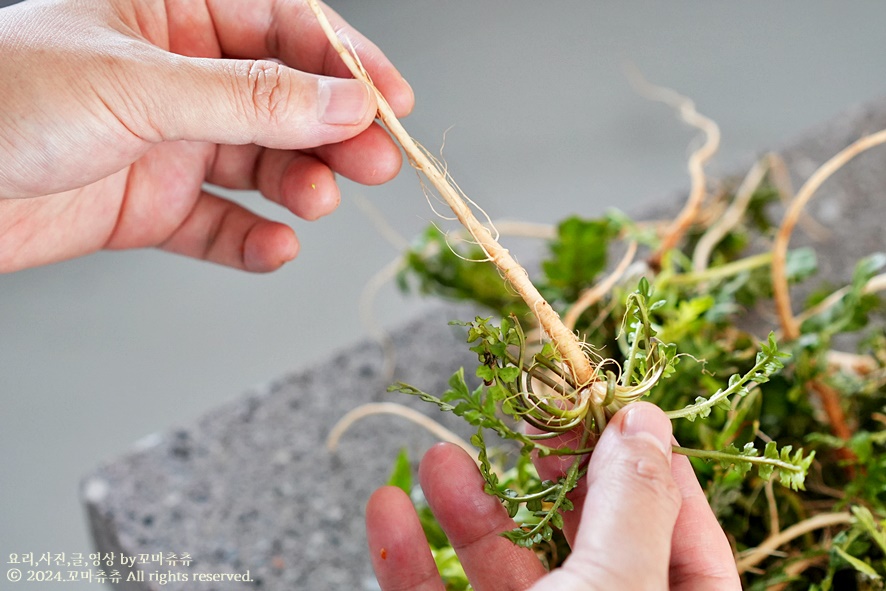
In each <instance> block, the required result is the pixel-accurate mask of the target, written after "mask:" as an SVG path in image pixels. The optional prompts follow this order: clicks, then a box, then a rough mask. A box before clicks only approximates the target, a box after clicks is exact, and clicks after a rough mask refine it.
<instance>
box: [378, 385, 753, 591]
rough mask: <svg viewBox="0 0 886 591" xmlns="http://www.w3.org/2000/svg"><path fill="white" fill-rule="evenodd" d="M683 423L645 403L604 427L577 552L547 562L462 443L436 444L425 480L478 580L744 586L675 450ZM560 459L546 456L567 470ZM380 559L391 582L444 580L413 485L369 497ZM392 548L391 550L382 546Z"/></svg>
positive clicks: (571, 520) (579, 516) (572, 516)
mask: <svg viewBox="0 0 886 591" xmlns="http://www.w3.org/2000/svg"><path fill="white" fill-rule="evenodd" d="M671 443H672V435H671V424H670V421H669V420H668V418H667V417H666V416H665V415H664V413H662V412H661V410H659V409H658V408H657V407H655V406H653V405H651V404H648V403H642V402H639V403H635V404H632V405H629V406H628V407H626V408H625V409H623V410H621V411H620V412H619V413H617V414H616V415H615V416H614V417H613V418H612V420H611V422H610V424H609V426H608V427H607V428H606V429H605V430H604V431H603V434H602V435H601V437H600V439H599V441H598V442H597V446H596V449H595V450H594V453H593V455H592V457H591V461H590V464H589V466H588V475H587V479H586V481H585V485H586V486H583V487H581V488H577V489H576V490H575V491H574V493H575V494H574V496H571V498H572V499H573V501H574V503H575V506H576V509H575V511H572V512H571V513H569V514H566V515H565V516H564V520H565V527H564V533H565V534H566V536H567V538H568V540H569V542H570V544H571V546H572V554H571V555H570V556H569V558H567V559H566V561H565V562H564V564H563V566H562V567H561V568H559V569H556V570H555V571H553V572H551V573H546V572H545V569H544V568H543V566H542V564H541V563H540V562H539V560H538V559H537V558H536V556H535V555H534V554H533V552H532V551H530V550H527V549H525V548H518V547H516V546H514V545H513V544H512V543H511V542H509V541H508V540H506V539H504V538H503V537H501V536H500V535H499V534H500V533H502V532H504V531H508V530H510V529H513V528H514V522H513V521H512V520H511V519H510V518H509V517H508V515H507V513H506V511H505V509H504V507H503V506H502V505H501V504H500V503H499V501H498V500H497V499H495V498H494V497H491V496H489V495H487V494H485V493H484V492H483V478H482V476H480V474H479V472H478V471H477V468H476V466H475V465H474V462H473V460H471V458H470V456H468V455H467V454H466V453H465V452H464V451H463V450H461V449H460V448H458V447H456V446H454V445H451V444H440V445H438V446H436V447H434V448H432V449H431V450H430V451H428V453H427V454H426V455H425V457H424V459H423V460H422V463H421V468H420V479H421V485H422V490H423V491H424V494H425V497H426V498H427V501H428V504H429V505H430V507H431V509H432V510H433V512H434V515H435V516H436V517H437V520H438V521H439V523H440V525H441V526H442V527H443V529H444V531H446V534H447V535H448V536H449V540H450V542H451V543H452V546H453V548H455V551H456V553H457V554H458V557H459V559H460V560H461V562H462V565H463V566H464V568H465V572H466V573H467V575H468V578H469V579H470V580H471V584H472V585H473V587H474V589H477V590H478V591H487V590H504V589H508V590H517V589H532V590H533V591H548V590H551V591H553V590H557V591H579V590H581V591H589V590H594V589H600V590H603V589H606V590H610V589H618V590H622V589H625V590H627V589H630V590H635V589H636V590H646V589H671V590H681V591H686V590H692V591H704V590H711V591H729V590H732V589H741V585H740V582H739V579H738V573H737V571H736V567H735V562H734V559H733V556H732V552H731V549H730V547H729V543H728V542H727V540H726V536H725V535H724V533H723V530H722V529H721V528H720V525H719V524H718V523H717V520H716V518H715V517H714V514H713V512H712V511H711V508H710V506H709V505H708V503H707V501H706V499H705V497H704V493H703V492H702V490H701V486H700V485H699V483H698V480H696V478H695V474H694V473H693V471H692V467H691V466H690V464H689V461H688V460H687V458H685V457H683V456H674V457H673V458H672V457H671ZM561 468H562V466H559V465H558V461H557V460H556V459H554V460H552V461H550V460H548V459H545V461H542V462H539V464H538V469H539V473H540V475H541V476H542V478H550V477H556V476H557V474H555V472H556V471H558V470H560V469H561ZM366 526H367V535H368V539H369V550H370V555H371V558H372V563H373V567H374V568H375V573H376V576H377V577H378V580H379V584H380V585H381V588H382V591H392V590H394V589H396V590H398V591H405V590H423V591H424V590H427V591H430V590H441V591H442V590H443V585H442V583H441V582H440V578H439V575H438V574H437V570H436V567H435V565H434V560H433V557H432V556H431V553H430V550H429V549H428V546H427V543H426V542H425V539H424V533H423V532H422V529H421V525H420V524H419V522H418V518H417V517H416V515H415V511H414V509H413V508H412V503H411V501H410V500H409V498H408V497H407V496H406V494H404V493H403V491H401V490H400V489H398V488H395V487H384V488H381V489H379V490H377V491H376V492H375V494H373V496H372V497H371V498H370V500H369V504H368V505H367V508H366ZM382 549H384V552H382Z"/></svg>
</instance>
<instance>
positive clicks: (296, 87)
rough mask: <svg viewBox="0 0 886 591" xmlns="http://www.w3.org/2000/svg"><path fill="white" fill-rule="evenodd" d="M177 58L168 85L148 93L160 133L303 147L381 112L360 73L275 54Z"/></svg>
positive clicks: (345, 132)
mask: <svg viewBox="0 0 886 591" xmlns="http://www.w3.org/2000/svg"><path fill="white" fill-rule="evenodd" d="M171 61H172V68H171V69H170V70H169V71H166V72H163V73H162V76H163V80H160V81H159V82H161V83H162V84H163V89H162V91H161V92H160V93H159V94H155V95H154V96H152V97H151V98H150V99H149V100H150V102H151V103H152V106H153V107H154V108H152V109H150V111H151V112H150V113H148V117H149V119H150V120H151V123H152V126H153V127H154V129H156V130H157V131H159V134H160V136H161V139H162V140H193V141H207V142H212V143H217V144H235V145H243V144H258V145H261V146H265V147H268V148H279V149H288V150H297V149H304V148H312V147H316V146H320V145H324V144H331V143H337V142H341V141H344V140H346V139H349V138H351V137H354V136H356V135H357V134H359V133H360V132H361V131H363V130H364V129H366V128H367V127H368V126H369V125H370V123H372V121H373V119H374V117H375V112H376V104H375V97H374V95H373V94H372V93H371V92H370V89H369V87H368V86H367V85H366V84H364V83H363V82H360V81H359V80H353V79H344V78H332V77H327V76H316V75H313V74H306V73H304V72H300V71H298V70H294V69H292V68H290V67H288V66H286V65H283V64H280V63H277V62H274V61H271V60H229V59H207V58H188V57H181V56H175V57H173V59H172V60H171ZM160 101H162V103H161V104H157V103H158V102H160Z"/></svg>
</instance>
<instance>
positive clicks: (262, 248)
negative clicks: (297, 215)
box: [243, 221, 299, 273]
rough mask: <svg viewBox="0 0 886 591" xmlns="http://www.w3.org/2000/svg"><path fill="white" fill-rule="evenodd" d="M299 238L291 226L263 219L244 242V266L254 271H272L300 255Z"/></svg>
mask: <svg viewBox="0 0 886 591" xmlns="http://www.w3.org/2000/svg"><path fill="white" fill-rule="evenodd" d="M298 249H299V244H298V239H297V238H296V236H295V232H294V231H293V230H292V228H290V227H289V226H286V225H285V224H280V223H278V222H270V221H261V222H258V223H256V224H255V226H253V227H252V229H251V230H250V231H249V234H247V236H246V239H245V240H244V243H243V267H244V268H245V269H246V270H247V271H250V272H252V273H270V272H271V271H276V270H277V269H279V268H280V267H282V266H283V265H284V264H286V263H288V262H289V261H291V260H293V259H294V258H295V257H296V256H297V255H298Z"/></svg>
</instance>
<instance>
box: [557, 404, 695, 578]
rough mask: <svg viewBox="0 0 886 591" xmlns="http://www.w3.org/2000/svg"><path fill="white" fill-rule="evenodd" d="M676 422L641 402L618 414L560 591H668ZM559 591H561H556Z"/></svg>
mask: <svg viewBox="0 0 886 591" xmlns="http://www.w3.org/2000/svg"><path fill="white" fill-rule="evenodd" d="M671 440H672V430H671V423H670V420H669V419H668V418H667V417H666V416H665V415H664V413H663V412H662V411H661V410H660V409H659V408H658V407H656V406H654V405H652V404H649V403H644V402H638V403H635V404H632V405H629V406H628V407H626V408H625V409H623V410H622V411H620V412H619V413H617V414H616V415H615V416H614V417H613V418H612V421H611V422H610V424H609V426H608V427H607V428H606V429H605V430H604V431H603V434H602V435H601V436H600V440H599V441H598V443H597V446H596V448H595V450H594V453H593V455H592V457H591V461H590V464H589V466H588V476H587V478H588V492H587V497H586V499H585V503H584V510H583V512H582V518H581V523H580V524H579V528H578V532H577V533H576V537H575V542H574V543H573V553H572V555H571V556H570V557H569V558H568V559H567V560H566V562H565V563H564V565H563V568H561V569H560V570H559V571H555V574H556V575H557V576H559V577H562V578H563V580H562V581H560V582H559V586H558V587H556V588H558V589H559V588H562V589H569V590H573V589H574V590H577V589H667V588H668V570H669V561H670V552H671V539H672V537H673V532H674V526H675V524H676V522H677V514H678V513H679V511H680V505H681V496H680V491H679V489H678V487H677V484H676V482H675V481H674V478H673V476H672V475H671V465H670V464H671V462H670V461H671ZM551 588H554V587H551Z"/></svg>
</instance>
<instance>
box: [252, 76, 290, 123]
mask: <svg viewBox="0 0 886 591" xmlns="http://www.w3.org/2000/svg"><path fill="white" fill-rule="evenodd" d="M247 68H248V69H247V72H246V83H247V86H248V92H247V97H248V99H249V107H250V108H251V109H252V111H253V115H254V116H255V118H256V119H259V120H266V121H268V122H270V123H277V122H279V121H280V120H281V119H282V116H283V113H285V112H286V107H287V105H288V104H289V100H290V90H291V84H290V79H289V76H287V75H286V72H285V68H284V67H283V66H282V65H280V64H277V63H275V62H272V61H268V60H255V61H253V62H250V63H249V64H248V66H247Z"/></svg>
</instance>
